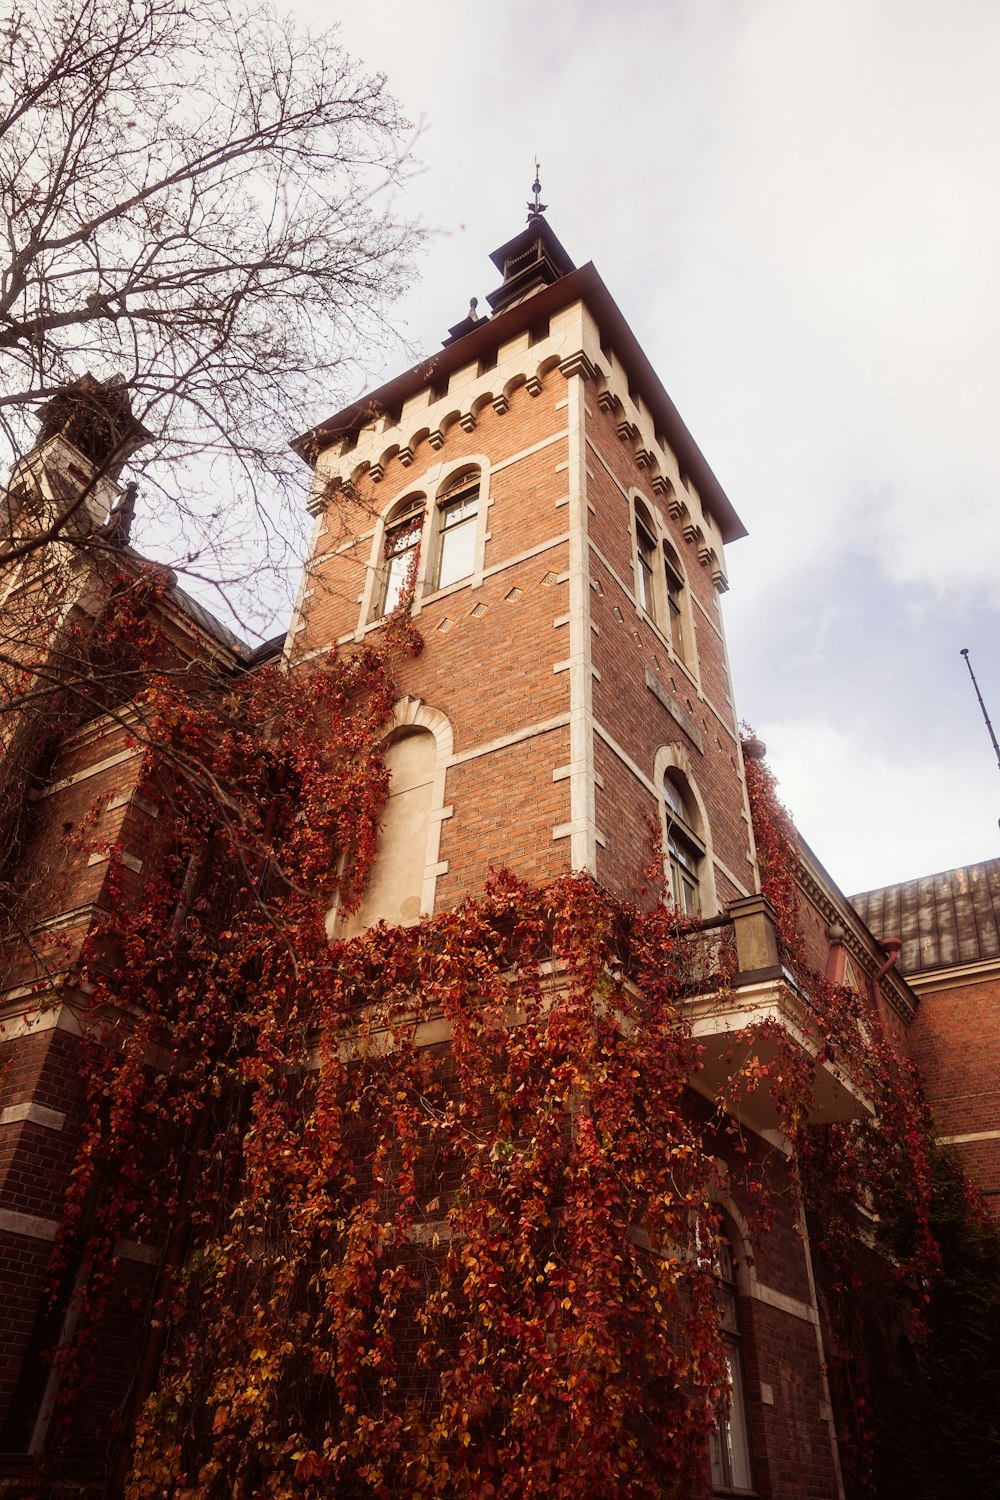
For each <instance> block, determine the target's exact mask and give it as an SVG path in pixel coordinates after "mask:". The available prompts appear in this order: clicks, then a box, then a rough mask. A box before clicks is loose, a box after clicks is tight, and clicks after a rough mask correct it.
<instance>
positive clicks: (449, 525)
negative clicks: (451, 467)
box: [431, 469, 480, 589]
mask: <svg viewBox="0 0 1000 1500" xmlns="http://www.w3.org/2000/svg"><path fill="white" fill-rule="evenodd" d="M479 485H480V474H479V470H478V469H466V470H465V471H464V472H463V473H461V474H456V475H455V476H454V477H453V478H452V479H450V480H449V482H448V484H447V485H446V486H445V488H444V489H443V490H442V492H441V494H440V495H439V496H438V502H437V507H438V516H437V556H436V558H435V562H434V573H433V579H434V581H433V583H432V585H431V587H432V588H435V589H443V588H447V587H448V585H449V583H457V582H458V581H459V579H461V578H468V577H469V576H470V575H471V574H472V573H473V572H474V571H475V566H476V517H477V516H478V514H479Z"/></svg>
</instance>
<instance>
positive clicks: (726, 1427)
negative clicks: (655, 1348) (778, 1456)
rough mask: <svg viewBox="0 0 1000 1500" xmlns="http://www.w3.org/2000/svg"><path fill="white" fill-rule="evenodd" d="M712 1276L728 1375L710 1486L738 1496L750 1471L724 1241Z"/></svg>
mask: <svg viewBox="0 0 1000 1500" xmlns="http://www.w3.org/2000/svg"><path fill="white" fill-rule="evenodd" d="M715 1273H716V1282H715V1298H716V1302H717V1304H718V1308H719V1326H720V1329H721V1332H722V1343H723V1352H724V1354H725V1358H726V1369H727V1372H728V1376H729V1399H728V1403H727V1409H726V1410H725V1412H724V1413H722V1414H720V1417H719V1421H718V1423H717V1425H716V1428H715V1431H714V1432H713V1433H712V1438H711V1445H710V1454H711V1460H712V1487H713V1489H715V1490H716V1491H717V1492H718V1491H722V1492H723V1493H724V1494H733V1493H736V1494H740V1493H744V1492H746V1491H751V1490H752V1489H753V1469H752V1466H751V1463H750V1422H749V1419H748V1416H747V1391H746V1376H745V1373H744V1369H743V1339H742V1337H741V1334H740V1322H739V1312H738V1305H737V1301H736V1271H735V1267H734V1264H733V1252H732V1247H731V1245H730V1243H729V1241H728V1239H726V1238H723V1239H722V1240H721V1241H720V1243H719V1249H718V1253H717V1256H716V1263H715Z"/></svg>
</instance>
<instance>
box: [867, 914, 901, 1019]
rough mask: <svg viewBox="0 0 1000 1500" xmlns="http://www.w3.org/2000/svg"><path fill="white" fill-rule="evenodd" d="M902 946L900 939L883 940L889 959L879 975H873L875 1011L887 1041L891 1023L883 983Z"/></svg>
mask: <svg viewBox="0 0 1000 1500" xmlns="http://www.w3.org/2000/svg"><path fill="white" fill-rule="evenodd" d="M902 946H903V944H902V942H901V941H900V939H899V938H883V939H882V947H883V948H884V949H885V951H886V953H888V955H889V957H888V958H887V959H886V961H885V963H884V964H883V965H882V967H881V969H879V971H878V973H877V974H873V975H872V999H873V1000H874V1001H875V1010H876V1011H877V1013H878V1018H879V1020H880V1021H881V1022H882V1030H883V1031H884V1033H885V1035H886V1038H887V1039H888V1038H889V1023H888V1016H887V1013H886V1008H885V1000H884V998H883V996H882V983H881V981H882V980H883V979H884V977H885V975H886V974H888V972H889V970H890V969H891V968H892V966H893V964H894V963H895V962H896V960H897V958H898V957H899V950H900V948H902Z"/></svg>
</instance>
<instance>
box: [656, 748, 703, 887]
mask: <svg viewBox="0 0 1000 1500" xmlns="http://www.w3.org/2000/svg"><path fill="white" fill-rule="evenodd" d="M663 811H664V820H665V823H666V863H667V877H668V879H669V882H670V894H671V896H672V897H673V900H674V905H675V906H677V907H678V908H679V909H680V910H681V911H682V912H683V913H684V915H685V916H687V917H696V916H697V915H698V914H699V912H700V911H701V892H700V886H701V870H702V863H703V861H704V858H705V846H704V844H703V843H702V841H701V839H700V838H699V836H698V834H697V833H696V831H695V829H696V827H697V824H698V822H699V816H698V810H697V806H696V804H695V801H694V798H693V797H692V795H691V791H690V788H689V787H688V785H687V780H686V778H685V777H684V775H683V773H682V772H680V771H677V770H674V769H673V768H671V769H670V770H668V771H666V772H665V773H664V777H663Z"/></svg>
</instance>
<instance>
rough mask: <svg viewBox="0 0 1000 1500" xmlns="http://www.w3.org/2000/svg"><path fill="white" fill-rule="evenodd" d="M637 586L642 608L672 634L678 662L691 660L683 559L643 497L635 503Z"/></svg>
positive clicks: (671, 638)
mask: <svg viewBox="0 0 1000 1500" xmlns="http://www.w3.org/2000/svg"><path fill="white" fill-rule="evenodd" d="M634 515H635V589H636V599H637V601H638V603H639V606H640V608H641V609H642V610H643V611H644V612H645V614H646V615H648V617H649V618H650V619H651V620H652V621H653V623H654V625H658V626H659V628H660V629H661V630H662V631H663V632H664V633H665V634H666V635H667V636H668V637H669V639H670V644H671V646H672V648H673V653H674V655H675V656H676V658H677V660H678V661H682V662H684V663H685V664H687V662H688V660H689V644H690V632H689V629H688V606H687V600H686V599H685V592H686V587H687V586H686V584H685V582H684V571H683V569H682V568H681V564H680V559H679V558H678V556H677V553H676V552H675V551H674V549H673V547H672V546H671V545H670V543H669V542H668V541H666V540H665V539H664V540H663V542H662V546H661V545H660V539H661V538H662V537H663V528H662V527H661V526H658V525H657V523H656V521H655V520H654V519H653V517H652V515H651V514H650V512H649V511H648V510H647V509H646V507H645V506H644V505H643V504H642V502H641V501H640V500H638V499H637V500H636V501H635V502H634Z"/></svg>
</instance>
